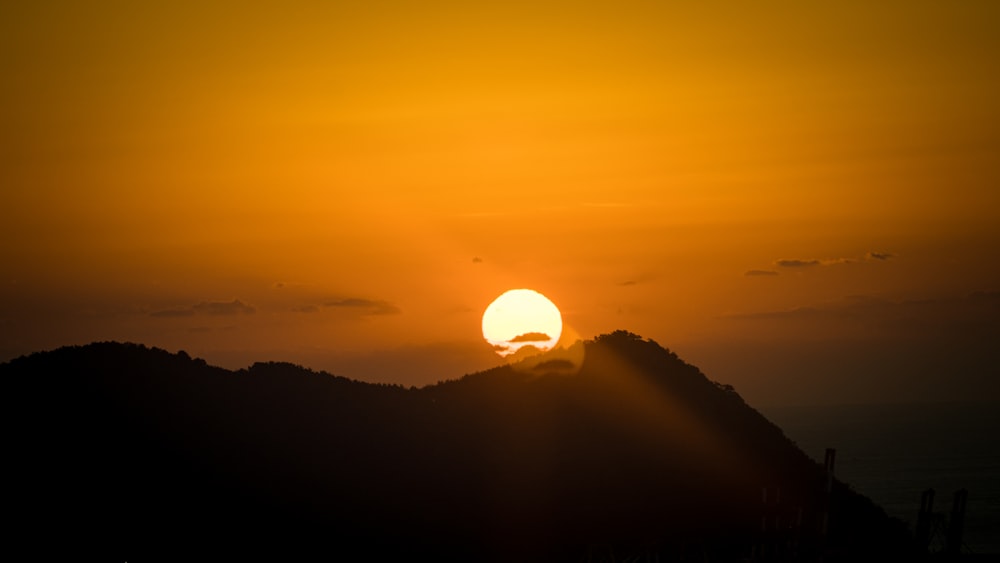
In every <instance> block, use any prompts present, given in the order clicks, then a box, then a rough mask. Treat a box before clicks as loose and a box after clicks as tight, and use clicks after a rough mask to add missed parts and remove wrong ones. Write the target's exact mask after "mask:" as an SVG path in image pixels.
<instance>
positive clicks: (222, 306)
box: [192, 299, 257, 315]
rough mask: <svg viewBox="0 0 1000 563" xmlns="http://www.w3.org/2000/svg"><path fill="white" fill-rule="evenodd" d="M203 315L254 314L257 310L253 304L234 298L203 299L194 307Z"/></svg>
mask: <svg viewBox="0 0 1000 563" xmlns="http://www.w3.org/2000/svg"><path fill="white" fill-rule="evenodd" d="M192 309H194V312H195V313H198V314H201V315H252V314H254V313H256V312H257V309H255V308H254V307H253V306H251V305H247V304H246V303H244V302H242V301H240V300H239V299H233V300H232V301H202V302H201V303H198V304H197V305H194V306H193V307H192Z"/></svg>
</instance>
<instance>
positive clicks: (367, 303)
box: [323, 297, 402, 315]
mask: <svg viewBox="0 0 1000 563" xmlns="http://www.w3.org/2000/svg"><path fill="white" fill-rule="evenodd" d="M323 306H324V307H332V308H336V309H349V310H354V311H358V312H359V313H361V314H362V315H398V314H399V313H401V312H402V311H400V309H399V307H396V306H395V305H393V304H392V303H389V302H388V301H381V300H375V299H362V298H360V297H347V298H344V299H336V300H334V301H328V302H326V303H324V304H323Z"/></svg>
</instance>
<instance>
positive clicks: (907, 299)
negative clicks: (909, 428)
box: [0, 0, 1000, 405]
mask: <svg viewBox="0 0 1000 563" xmlns="http://www.w3.org/2000/svg"><path fill="white" fill-rule="evenodd" d="M9 4H14V5H9ZM205 4H206V3H204V2H187V1H175V2H170V3H163V5H162V6H155V5H150V4H149V3H136V2H90V3H81V2H46V3H41V2H19V3H8V5H4V6H3V7H0V71H2V74H3V87H2V88H0V361H2V360H7V359H10V358H13V357H16V356H18V355H21V354H24V353H29V352H32V351H37V350H43V349H50V348H55V347H58V346H61V345H65V344H82V343H86V342H90V341H94V340H128V341H136V342H142V343H145V344H148V345H151V346H159V347H163V348H166V349H168V350H177V349H184V350H186V351H187V352H188V353H190V354H192V355H196V356H200V357H204V358H205V359H206V360H208V361H209V362H210V363H214V364H219V365H223V366H226V367H232V368H236V367H244V366H246V365H249V364H250V363H252V362H254V361H263V360H286V361H292V362H295V363H299V364H303V365H306V366H308V367H311V368H314V369H325V370H328V371H332V372H334V373H338V374H341V375H346V376H349V377H355V378H358V379H365V380H370V381H390V382H396V383H402V384H405V385H411V384H416V385H421V384H424V383H428V382H434V381H437V380H440V379H449V378H455V377H458V376H461V375H462V374H464V373H467V372H471V371H476V370H479V369H483V368H486V367H490V366H492V365H495V364H496V363H497V362H498V361H499V360H498V359H497V358H496V357H495V356H494V355H493V354H492V352H491V351H490V349H489V346H488V345H487V344H486V343H485V342H483V340H482V338H481V334H480V319H481V315H482V312H483V310H484V309H485V307H486V306H487V305H488V304H489V303H490V301H491V300H492V299H493V298H495V297H496V296H497V295H499V294H500V293H502V292H503V291H504V290H507V289H511V288H518V287H527V288H532V289H535V290H538V291H540V292H542V293H544V294H545V295H547V296H548V297H549V298H550V299H552V300H553V301H554V302H555V303H556V304H557V305H558V306H559V307H560V308H561V309H562V311H563V314H564V319H565V322H566V332H567V333H568V334H575V335H579V336H582V337H585V338H590V337H593V336H595V335H597V334H599V333H603V332H609V331H611V330H614V329H627V330H630V331H632V332H635V333H638V334H640V335H642V336H645V337H648V338H652V339H654V340H656V341H657V342H659V343H660V344H662V345H664V346H666V347H668V348H670V349H672V350H674V351H675V352H677V353H678V354H679V355H680V356H681V357H682V358H684V359H685V360H687V361H689V362H691V363H694V364H696V365H698V366H699V367H700V368H702V370H703V371H704V372H705V373H706V375H708V376H709V377H710V378H711V379H715V380H719V381H722V382H724V383H730V384H733V385H734V386H735V387H736V390H737V391H739V392H740V393H741V394H742V395H743V396H744V397H745V398H746V399H747V400H748V401H749V402H750V403H751V404H755V405H765V404H779V403H819V402H856V403H868V402H880V401H904V400H905V401H910V400H939V399H970V398H977V399H1000V383H998V381H997V377H998V376H1000V352H998V351H997V349H998V348H1000V347H998V346H997V345H996V342H1000V104H998V103H997V100H1000V33H997V30H998V29H1000V3H997V2H993V1H982V2H971V1H970V2H954V3H946V2H929V1H927V2H924V1H912V0H911V1H906V2H881V3H872V2H854V1H837V2H810V3H792V2H753V3H750V2H711V1H708V2H697V3H669V2H606V3H603V2H589V3H588V2H579V1H577V2H565V3H539V2H524V3H518V2H502V3H496V4H495V5H485V4H483V3H463V2H440V3H435V2H427V1H422V2H393V1H387V2H371V1H366V2H336V3H333V2H295V1H283V2H213V3H208V4H211V5H210V6H206V5H205ZM674 4H677V5H674ZM682 4H684V5H682ZM687 4H691V5H687ZM805 4H808V5H805ZM875 4H877V5H875Z"/></svg>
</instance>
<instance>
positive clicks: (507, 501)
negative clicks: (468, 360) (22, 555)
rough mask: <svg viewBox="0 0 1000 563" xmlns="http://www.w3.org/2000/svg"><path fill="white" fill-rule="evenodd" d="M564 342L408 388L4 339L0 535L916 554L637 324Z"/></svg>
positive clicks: (213, 546) (599, 555)
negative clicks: (28, 346)
mask: <svg viewBox="0 0 1000 563" xmlns="http://www.w3.org/2000/svg"><path fill="white" fill-rule="evenodd" d="M577 346H582V347H583V354H582V356H583V357H584V358H585V359H584V360H583V362H582V366H580V369H578V370H576V371H575V372H573V373H565V372H566V371H573V370H565V369H562V368H565V367H566V366H565V365H564V364H565V363H566V360H564V359H560V358H556V357H554V358H553V359H550V360H545V359H544V358H542V361H540V362H539V361H538V360H537V359H536V360H535V361H534V363H531V364H525V365H521V366H509V365H508V366H503V367H498V368H494V369H491V370H488V371H485V372H481V373H476V374H472V375H467V376H465V377H464V378H462V379H459V380H455V381H447V382H442V383H439V384H437V385H431V386H427V387H424V388H419V389H418V388H410V389H406V388H403V387H399V386H388V385H375V384H368V383H361V382H357V381H352V380H349V379H346V378H343V377H337V376H333V375H330V374H327V373H317V372H314V371H311V370H308V369H305V368H302V367H299V366H295V365H292V364H286V363H258V364H254V365H253V366H251V367H250V368H249V369H244V370H239V371H230V370H225V369H221V368H217V367H212V366H210V365H207V364H206V363H205V362H204V361H202V360H199V359H192V358H191V357H189V356H188V355H187V354H185V353H183V352H180V353H177V354H171V353H169V352H166V351H163V350H159V349H155V348H154V349H151V348H147V347H145V346H141V345H136V344H122V343H95V344H91V345H87V346H80V347H66V348H61V349H58V350H54V351H50V352H42V353H36V354H32V355H30V356H26V357H21V358H18V359H15V360H13V361H10V362H8V363H5V364H2V365H0V377H2V381H3V385H4V388H5V392H4V403H5V404H4V412H5V419H6V424H5V428H6V434H7V436H6V440H5V449H6V455H5V458H6V460H7V461H6V464H5V465H6V466H7V477H6V483H7V487H6V492H5V502H4V504H5V508H6V509H7V513H8V515H9V516H12V517H13V521H14V524H13V525H8V527H7V536H8V538H10V541H9V542H7V543H6V548H7V549H8V550H12V551H14V552H17V551H18V550H17V549H15V546H18V545H20V546H21V547H26V548H27V549H28V550H29V551H28V552H27V553H29V554H31V555H32V556H33V557H38V558H43V559H44V558H47V556H54V555H59V554H75V555H78V556H97V557H100V558H102V559H109V560H111V559H115V560H129V561H132V560H143V559H146V560H148V559H178V558H183V559H192V558H194V559H208V558H213V559H214V558H222V559H232V558H236V557H243V556H250V557H282V556H292V555H295V556H297V555H303V554H308V555H310V557H311V558H314V559H320V560H341V559H347V560H354V559H360V558H364V559H369V560H386V559H390V558H404V557H405V558H410V559H413V558H421V559H423V558H427V559H432V560H438V561H440V560H455V561H490V560H494V561H531V560H535V561H586V560H601V559H604V560H611V559H615V560H622V559H627V558H629V557H632V558H637V557H643V556H650V557H652V556H656V557H659V558H660V559H661V560H677V561H682V560H698V561H704V560H708V561H734V560H749V559H757V560H801V561H811V560H817V559H818V558H819V557H821V556H822V557H823V558H824V560H844V561H857V560H882V559H886V558H889V557H890V556H897V557H898V556H909V555H910V551H909V550H910V549H911V542H910V539H909V534H908V532H907V531H906V529H905V526H904V525H903V524H902V523H901V522H899V521H896V520H892V519H890V518H888V517H887V516H886V515H885V513H884V512H883V511H882V510H881V509H880V508H879V507H877V506H876V505H874V504H873V503H872V502H871V501H869V500H868V499H867V498H865V497H863V496H861V495H859V494H857V493H855V492H853V491H852V490H851V489H850V488H849V487H847V486H845V485H844V484H842V483H840V482H837V481H833V485H832V489H831V490H830V492H829V493H827V492H826V491H827V485H826V484H827V476H826V473H825V472H824V470H823V467H822V466H820V465H818V464H817V463H815V462H814V461H813V460H811V459H809V458H808V457H807V456H806V455H805V454H804V453H803V452H802V451H801V450H799V449H798V448H797V447H796V446H795V444H793V443H792V442H791V441H789V440H788V439H787V438H786V437H785V436H784V434H783V433H782V431H781V430H780V429H779V428H778V427H776V426H775V425H773V424H772V423H770V422H769V421H768V420H767V419H765V418H764V417H763V416H761V415H760V414H759V413H758V412H757V411H755V410H754V409H753V408H751V407H749V406H748V405H747V404H746V403H744V402H743V400H742V399H741V398H740V396H739V395H738V394H737V393H736V392H735V391H734V390H733V389H732V388H730V387H728V386H724V385H720V384H718V383H714V382H712V381H710V380H709V379H707V378H706V377H705V376H704V375H703V374H702V373H701V372H700V371H699V370H698V369H697V368H695V367H694V366H691V365H689V364H686V363H684V362H683V361H682V360H680V359H679V358H678V357H677V356H676V355H674V354H673V353H671V352H670V351H668V350H666V349H664V348H662V347H660V346H659V345H658V344H656V343H655V342H653V341H650V340H644V339H642V338H640V337H638V336H636V335H634V334H631V333H628V332H624V331H617V332H614V333H612V334H608V335H602V336H599V337H597V338H596V339H594V340H593V341H588V342H586V343H580V344H578V345H577ZM526 366H527V367H526ZM765 489H766V491H767V492H766V495H765ZM824 520H827V521H828V524H827V525H824V523H823V522H824ZM8 521H11V518H8Z"/></svg>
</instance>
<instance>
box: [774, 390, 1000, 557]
mask: <svg viewBox="0 0 1000 563" xmlns="http://www.w3.org/2000/svg"><path fill="white" fill-rule="evenodd" d="M757 410H758V411H760V412H761V414H763V415H764V416H766V417H767V418H768V419H769V420H771V422H773V423H775V424H777V425H778V426H779V427H780V428H781V429H782V430H784V432H785V435H786V436H788V437H789V438H790V439H791V440H793V441H794V442H795V443H796V444H798V446H799V447H800V448H801V449H802V450H803V451H804V452H806V453H807V454H809V456H810V457H812V458H813V459H815V460H817V461H819V462H820V463H822V461H823V455H824V452H825V450H826V448H835V449H836V450H837V457H836V464H835V467H834V471H835V474H836V476H837V478H838V479H839V480H841V481H844V482H845V483H847V484H849V485H851V487H852V488H853V489H854V490H856V491H858V492H860V493H862V494H864V495H866V496H868V497H869V498H871V499H872V500H873V501H875V502H876V503H878V504H879V505H880V506H882V508H884V509H885V511H886V512H887V513H888V514H889V515H890V516H894V517H896V518H899V519H901V520H903V521H905V522H908V523H909V525H910V530H911V531H913V529H914V528H915V525H916V520H917V513H918V512H919V510H920V496H921V493H922V492H923V491H924V490H926V489H929V488H933V489H934V490H935V493H936V494H935V497H934V511H935V512H941V513H944V514H945V515H948V514H950V512H951V506H952V499H953V495H954V493H955V491H957V490H959V489H963V488H964V489H966V490H967V491H968V500H967V505H966V514H965V534H964V536H963V539H964V543H965V546H966V548H967V549H966V550H967V551H971V552H972V553H1000V404H998V403H934V404H888V405H841V406H812V407H805V406H796V407H789V406H781V407H766V408H763V407H761V408H757ZM935 546H936V547H937V548H940V542H935V543H932V548H935Z"/></svg>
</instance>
